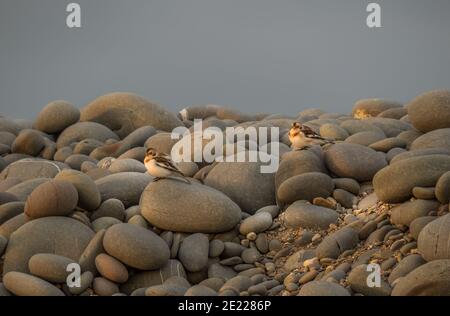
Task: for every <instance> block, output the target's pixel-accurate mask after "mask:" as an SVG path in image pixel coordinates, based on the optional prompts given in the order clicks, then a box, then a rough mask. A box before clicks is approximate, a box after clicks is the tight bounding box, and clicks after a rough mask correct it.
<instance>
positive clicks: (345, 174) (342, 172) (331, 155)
mask: <svg viewBox="0 0 450 316" xmlns="http://www.w3.org/2000/svg"><path fill="white" fill-rule="evenodd" d="M325 163H326V166H327V168H328V169H329V170H330V171H331V172H332V173H334V174H335V175H337V176H339V177H342V178H353V179H355V180H358V181H369V180H372V178H373V176H374V175H375V174H376V173H377V172H378V171H379V170H380V169H382V168H384V167H385V166H386V165H387V161H386V159H385V157H384V156H383V155H382V154H380V153H377V152H376V151H375V150H373V149H370V148H368V147H365V146H362V145H358V144H346V143H341V144H335V145H333V146H331V147H330V148H329V149H328V150H327V151H326V152H325Z"/></svg>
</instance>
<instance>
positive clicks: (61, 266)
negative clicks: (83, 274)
mask: <svg viewBox="0 0 450 316" xmlns="http://www.w3.org/2000/svg"><path fill="white" fill-rule="evenodd" d="M73 263H76V260H72V259H69V258H67V257H64V256H59V255H55V254H51V253H38V254H35V255H34V256H32V257H31V258H30V261H29V262H28V269H29V270H30V272H31V274H33V275H35V276H37V277H40V278H42V279H44V280H46V281H48V282H51V283H65V282H66V281H67V276H68V275H69V273H70V270H69V271H67V268H68V267H69V265H70V264H73Z"/></svg>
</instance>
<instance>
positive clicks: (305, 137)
mask: <svg viewBox="0 0 450 316" xmlns="http://www.w3.org/2000/svg"><path fill="white" fill-rule="evenodd" d="M289 140H290V141H291V144H292V147H293V148H294V149H296V150H304V149H308V148H310V147H311V146H313V145H319V146H323V145H326V144H334V142H333V141H332V140H329V139H325V138H323V137H322V136H320V135H319V134H317V133H316V132H314V131H313V130H312V129H311V128H309V127H308V126H306V125H303V124H301V123H298V122H294V123H292V126H291V129H290V130H289Z"/></svg>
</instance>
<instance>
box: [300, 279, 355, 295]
mask: <svg viewBox="0 0 450 316" xmlns="http://www.w3.org/2000/svg"><path fill="white" fill-rule="evenodd" d="M298 296H350V293H349V291H348V290H347V289H346V288H344V287H343V286H342V285H339V284H336V283H332V282H325V281H312V282H309V283H307V284H305V285H303V286H302V288H301V289H300V291H299V293H298Z"/></svg>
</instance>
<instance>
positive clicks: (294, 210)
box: [283, 201, 338, 229]
mask: <svg viewBox="0 0 450 316" xmlns="http://www.w3.org/2000/svg"><path fill="white" fill-rule="evenodd" d="M283 220H284V222H285V224H286V225H287V226H288V227H292V228H312V229H317V228H319V229H327V228H328V226H329V225H330V224H335V223H336V222H337V220H338V214H337V213H336V212H335V211H333V210H331V209H329V208H325V207H320V206H315V205H311V204H306V203H304V202H302V201H297V202H295V203H293V204H292V205H291V206H289V207H288V208H287V210H286V212H285V213H284V214H283Z"/></svg>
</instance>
